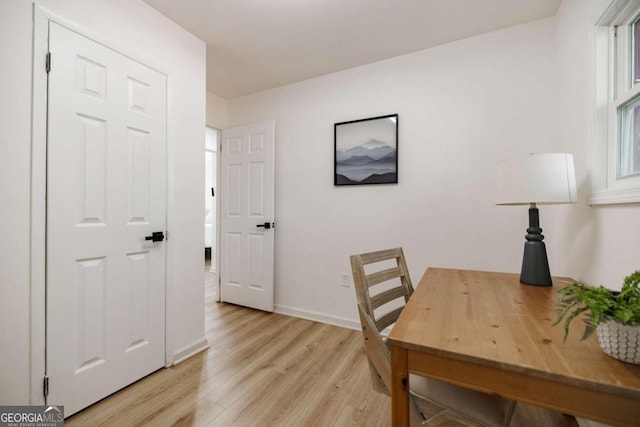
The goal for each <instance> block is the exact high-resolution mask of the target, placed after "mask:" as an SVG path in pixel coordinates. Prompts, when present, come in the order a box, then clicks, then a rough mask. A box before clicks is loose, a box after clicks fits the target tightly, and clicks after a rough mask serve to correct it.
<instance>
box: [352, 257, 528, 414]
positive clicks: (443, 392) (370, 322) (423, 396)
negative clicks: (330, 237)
mask: <svg viewBox="0 0 640 427" xmlns="http://www.w3.org/2000/svg"><path fill="white" fill-rule="evenodd" d="M375 264H377V267H378V268H376V269H375V270H376V271H373V272H371V271H370V269H371V267H373V266H374V265H375ZM380 268H382V269H380ZM351 269H352V271H353V281H354V284H355V289H356V295H357V298H358V313H359V315H360V323H361V325H362V333H363V337H364V343H365V351H366V353H367V358H368V360H369V368H370V370H371V378H372V383H373V388H374V389H376V390H377V391H380V392H383V393H386V394H389V390H391V384H390V383H391V360H390V359H391V357H390V354H391V353H390V350H389V347H388V346H387V343H386V334H385V333H383V331H385V330H390V327H391V326H392V325H393V324H394V323H395V322H396V320H397V319H398V317H399V316H400V313H401V312H402V309H403V308H404V306H405V304H406V302H407V301H408V300H409V297H410V296H411V294H413V286H412V285H411V279H410V278H409V270H408V269H407V264H406V261H405V258H404V253H403V251H402V248H395V249H388V250H383V251H378V252H370V253H365V254H360V255H352V256H351ZM365 270H368V271H365ZM425 327H426V326H425ZM409 384H410V387H411V390H410V391H411V395H410V400H411V407H412V417H414V419H415V417H418V419H419V420H420V422H421V423H425V422H427V421H429V419H427V417H426V416H425V415H424V414H423V411H421V410H420V408H419V406H420V405H419V404H420V400H424V401H427V402H430V403H432V404H435V405H436V406H440V407H443V408H445V409H447V410H449V411H450V412H452V413H454V414H456V415H458V416H462V417H463V418H467V419H471V420H472V421H475V422H478V423H480V424H482V425H488V426H508V425H509V422H510V421H511V416H512V415H513V411H514V409H515V404H516V402H515V401H512V400H507V399H503V398H502V397H500V396H495V395H489V394H486V393H481V392H477V391H473V390H468V389H465V388H462V387H458V386H454V385H452V384H449V383H445V382H442V381H437V380H433V379H428V378H425V377H421V376H417V375H413V374H411V375H410V377H409Z"/></svg>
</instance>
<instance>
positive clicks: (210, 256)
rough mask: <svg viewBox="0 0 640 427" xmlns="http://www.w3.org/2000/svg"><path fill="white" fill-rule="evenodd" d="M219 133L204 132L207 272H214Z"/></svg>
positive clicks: (214, 130) (211, 130)
mask: <svg viewBox="0 0 640 427" xmlns="http://www.w3.org/2000/svg"><path fill="white" fill-rule="evenodd" d="M219 140H220V131H219V130H218V129H215V128H211V127H208V126H207V128H206V131H205V149H204V164H205V173H204V251H205V267H206V269H207V270H208V271H210V272H213V273H215V272H216V259H217V246H218V245H217V240H216V239H217V232H216V228H217V223H218V221H217V217H218V216H217V212H218V210H217V207H216V205H217V198H216V196H217V192H218V190H217V188H216V184H217V170H218V141H219Z"/></svg>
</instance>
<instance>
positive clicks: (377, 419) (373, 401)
mask: <svg viewBox="0 0 640 427" xmlns="http://www.w3.org/2000/svg"><path fill="white" fill-rule="evenodd" d="M207 270H208V268H207ZM214 278H215V276H214V274H212V273H209V272H208V271H207V273H206V284H205V302H204V303H205V304H206V331H205V333H206V336H207V339H208V340H209V345H210V347H211V348H210V349H209V350H207V351H206V352H203V353H200V354H198V355H196V356H194V357H192V358H190V359H188V360H186V361H184V362H182V363H180V364H178V365H176V366H173V367H171V368H168V369H161V370H159V371H157V372H156V373H154V374H151V375H149V376H148V377H146V378H144V379H142V380H140V381H138V382H137V383H135V384H133V385H131V386H129V387H127V388H125V389H123V390H121V391H119V392H117V393H115V394H113V395H111V396H109V397H107V398H106V399H103V400H102V401H100V402H98V403H96V404H95V405H93V406H91V407H89V408H87V409H85V410H84V411H81V412H79V413H78V414H76V415H73V416H72V417H70V418H68V419H67V420H66V425H67V426H69V427H74V426H92V427H93V426H224V427H226V426H240V427H243V426H367V427H369V426H389V425H390V424H391V423H390V403H389V397H388V396H386V395H384V394H379V393H377V392H375V391H373V390H372V389H371V385H370V382H369V381H370V380H369V370H368V369H369V368H368V365H367V363H366V358H365V354H364V351H363V347H362V337H361V334H360V333H359V332H358V331H353V330H349V329H344V328H339V327H336V326H330V325H325V324H321V323H315V322H311V321H307V320H302V319H297V318H293V317H288V316H284V315H280V314H273V313H264V312H260V311H255V310H251V309H247V308H243V307H238V306H235V305H231V304H223V303H216V302H215V293H214V292H215V291H214V286H213V285H214ZM429 411H430V412H431V413H434V414H437V413H439V412H440V411H441V410H440V409H439V408H437V407H433V408H430V409H429ZM429 425H430V426H440V427H444V426H469V425H472V424H469V423H468V422H465V420H461V419H458V418H456V417H455V416H453V415H452V414H449V413H447V412H441V413H440V414H439V415H438V416H437V417H435V418H434V419H433V420H432V421H431V422H430V423H429ZM511 426H512V427H520V426H536V427H537V426H541V427H547V426H548V427H575V426H577V423H576V422H575V419H574V418H573V417H568V416H564V415H561V414H558V413H554V412H551V411H546V410H543V409H541V408H536V407H533V406H529V405H521V404H519V405H518V406H517V409H516V413H515V415H514V418H513V420H512V423H511Z"/></svg>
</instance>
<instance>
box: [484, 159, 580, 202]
mask: <svg viewBox="0 0 640 427" xmlns="http://www.w3.org/2000/svg"><path fill="white" fill-rule="evenodd" d="M576 201H577V191H576V173H575V168H574V164H573V155H572V154H566V153H540V154H529V155H527V156H524V157H519V158H516V159H509V160H504V161H502V162H500V163H498V171H497V176H496V204H497V205H528V204H530V203H537V204H542V205H545V204H546V205H552V204H558V203H575V202H576Z"/></svg>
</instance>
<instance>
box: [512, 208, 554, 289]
mask: <svg viewBox="0 0 640 427" xmlns="http://www.w3.org/2000/svg"><path fill="white" fill-rule="evenodd" d="M525 238H526V239H527V241H526V242H525V243H524V256H523V257H522V271H521V273H520V283H523V284H525V285H533V286H551V285H552V281H551V273H550V272H549V261H548V260H547V249H546V247H545V245H544V242H543V241H542V240H543V239H544V236H543V235H542V228H540V221H539V217H538V208H536V207H535V205H532V207H531V208H529V228H527V235H526V236H525Z"/></svg>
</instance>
